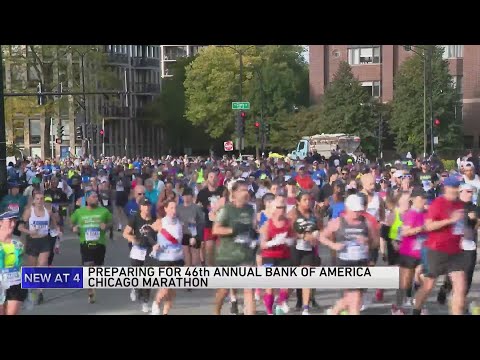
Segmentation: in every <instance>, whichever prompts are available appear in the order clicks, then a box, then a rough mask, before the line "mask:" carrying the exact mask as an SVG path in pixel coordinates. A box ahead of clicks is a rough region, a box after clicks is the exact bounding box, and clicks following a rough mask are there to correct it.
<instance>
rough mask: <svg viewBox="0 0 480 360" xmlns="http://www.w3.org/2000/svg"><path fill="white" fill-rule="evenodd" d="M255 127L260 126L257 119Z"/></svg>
mask: <svg viewBox="0 0 480 360" xmlns="http://www.w3.org/2000/svg"><path fill="white" fill-rule="evenodd" d="M255 127H256V128H257V129H259V128H260V123H259V122H258V121H255Z"/></svg>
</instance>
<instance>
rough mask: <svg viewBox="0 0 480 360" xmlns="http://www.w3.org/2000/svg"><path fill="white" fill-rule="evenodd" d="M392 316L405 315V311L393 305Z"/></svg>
mask: <svg viewBox="0 0 480 360" xmlns="http://www.w3.org/2000/svg"><path fill="white" fill-rule="evenodd" d="M392 315H405V311H403V309H401V308H399V307H398V306H396V305H392Z"/></svg>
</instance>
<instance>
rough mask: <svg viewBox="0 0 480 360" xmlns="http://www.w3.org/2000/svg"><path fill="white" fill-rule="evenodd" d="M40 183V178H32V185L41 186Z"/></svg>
mask: <svg viewBox="0 0 480 360" xmlns="http://www.w3.org/2000/svg"><path fill="white" fill-rule="evenodd" d="M40 183H41V181H40V179H39V178H38V177H36V176H34V177H33V178H32V185H38V184H40Z"/></svg>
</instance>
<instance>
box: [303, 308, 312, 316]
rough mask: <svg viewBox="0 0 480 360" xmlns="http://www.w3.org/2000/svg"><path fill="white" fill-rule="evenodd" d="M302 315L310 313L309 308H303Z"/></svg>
mask: <svg viewBox="0 0 480 360" xmlns="http://www.w3.org/2000/svg"><path fill="white" fill-rule="evenodd" d="M302 315H310V312H309V311H308V309H303V311H302Z"/></svg>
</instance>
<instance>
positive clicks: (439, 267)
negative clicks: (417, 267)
mask: <svg viewBox="0 0 480 360" xmlns="http://www.w3.org/2000/svg"><path fill="white" fill-rule="evenodd" d="M465 262H466V259H465V253H464V252H463V251H462V252H459V253H457V254H447V253H444V252H441V251H436V250H432V249H429V248H424V254H423V258H422V265H423V273H424V275H425V276H427V277H430V278H436V277H439V276H440V275H446V274H450V273H451V272H454V271H465Z"/></svg>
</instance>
